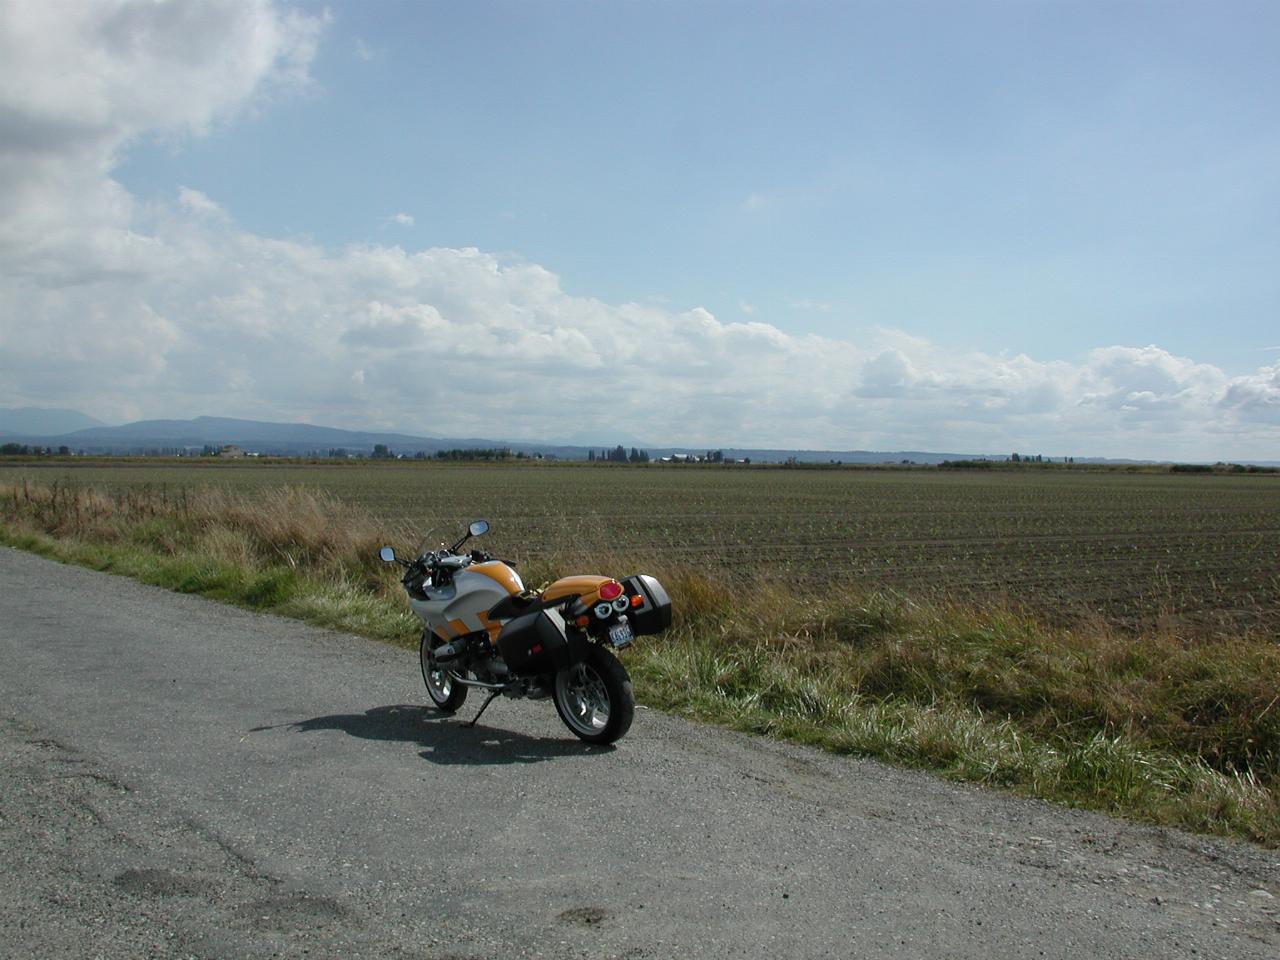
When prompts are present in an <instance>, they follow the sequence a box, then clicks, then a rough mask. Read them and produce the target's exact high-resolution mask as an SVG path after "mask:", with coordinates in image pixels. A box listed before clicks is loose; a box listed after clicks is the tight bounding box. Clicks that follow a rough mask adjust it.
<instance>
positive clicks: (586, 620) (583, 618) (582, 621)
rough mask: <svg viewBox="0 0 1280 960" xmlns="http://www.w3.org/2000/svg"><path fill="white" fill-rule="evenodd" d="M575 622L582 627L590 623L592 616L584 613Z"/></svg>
mask: <svg viewBox="0 0 1280 960" xmlns="http://www.w3.org/2000/svg"><path fill="white" fill-rule="evenodd" d="M573 622H574V623H576V624H577V625H578V626H580V627H585V626H586V625H587V624H588V623H590V622H591V618H590V617H588V616H587V615H586V614H585V613H584V614H583V615H582V616H580V617H579V618H578V619H577V620H575V621H573Z"/></svg>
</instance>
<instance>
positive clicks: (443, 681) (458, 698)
mask: <svg viewBox="0 0 1280 960" xmlns="http://www.w3.org/2000/svg"><path fill="white" fill-rule="evenodd" d="M438 642H439V641H437V640H436V638H435V637H434V636H432V634H431V631H429V630H428V631H424V632H423V634H422V643H421V645H420V646H419V647H418V660H419V661H420V662H421V664H422V682H423V683H425V684H426V685H427V696H429V697H430V698H431V702H432V703H434V704H435V705H436V707H438V708H439V709H440V710H441V711H442V712H444V713H456V712H457V710H458V708H459V707H461V706H462V704H463V703H465V702H466V699H467V688H466V687H465V686H464V685H463V684H461V683H458V682H457V681H456V680H454V679H453V678H452V677H450V676H449V672H448V671H447V670H443V669H441V667H440V665H439V664H438V663H436V658H435V657H433V656H432V655H431V651H432V650H433V649H434V646H433V645H434V644H435V643H438Z"/></svg>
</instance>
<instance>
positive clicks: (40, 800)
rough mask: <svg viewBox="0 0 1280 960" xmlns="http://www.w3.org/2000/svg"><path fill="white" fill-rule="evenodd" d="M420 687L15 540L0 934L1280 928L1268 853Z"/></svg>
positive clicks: (1031, 950)
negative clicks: (586, 725) (586, 732)
mask: <svg viewBox="0 0 1280 960" xmlns="http://www.w3.org/2000/svg"><path fill="white" fill-rule="evenodd" d="M420 683H421V680H420V679H419V677H418V675H417V664H416V658H415V657H414V656H413V655H412V654H407V653H405V652H404V651H400V650H395V649H392V648H389V647H386V646H383V645H380V644H376V643H370V642H367V641H363V640H359V639H355V638H351V637H348V636H344V635H342V634H337V633H333V632H328V631H322V630H317V629H313V628H310V627H307V626H303V625H301V624H298V623H294V622H292V621H287V620H282V619H277V618H271V617H261V616H255V615H252V614H249V613H246V612H243V611H240V610H236V609H232V608H229V607H224V606H220V605H217V604H214V603H209V602H207V601H203V600H200V599H197V598H193V597H183V596H177V595H173V594H169V593H166V592H163V591H160V590H156V589H152V588H149V587H145V586H141V585H139V584H136V583H133V582H131V581H127V580H122V579H119V578H116V577H111V576H107V575H103V574H98V573H93V572H91V571H86V570H81V569H77V568H72V567H65V566H60V565H57V564H53V563H49V562H47V561H44V560H41V559H38V558H35V557H32V556H28V555H25V554H20V553H15V552H13V551H7V550H0V862H2V863H3V870H0V956H3V957H39V958H42V960H43V958H57V957H77V958H79V957H95V956H102V957H126V956H128V957H133V956H155V957H201V958H204V957H209V958H213V957H226V958H232V957H235V958H239V957H269V956H288V957H302V956H307V957H380V958H400V957H405V958H409V957H412V958H436V960H445V958H449V960H464V958H489V957H494V958H497V957H501V958H508V957H573V958H579V957H580V958H631V960H640V958H664V957H682V958H683V957H788V958H790V957H859V958H874V957H948V958H953V957H954V958H963V957H975V958H976V957H982V958H988V957H1041V956H1043V957H1089V958H1095V957H1097V958H1102V957H1160V958H1164V957H1233V958H1234V957H1239V958H1244V957H1259V958H1264V957H1265V958H1267V960H1274V958H1275V957H1276V956H1277V955H1280V855H1278V854H1276V853H1275V852H1269V851H1262V850H1258V849H1256V848H1253V847H1250V846H1247V845H1243V844H1229V843H1223V842H1219V841H1213V840H1204V839H1199V838H1194V837H1189V836H1186V835H1183V834H1179V833H1173V832H1167V831H1161V830H1154V829H1148V828H1140V827H1133V826H1127V825H1124V824H1121V823H1118V822H1115V821H1112V820H1109V819H1106V818H1103V817H1098V816H1094V815H1090V814H1083V813H1078V812H1073V811H1067V810H1061V809H1057V808H1054V807H1052V806H1049V805H1046V804H1040V803H1034V802H1027V801H1022V800H1018V799H1014V798H1010V797H1005V796H1002V795H999V794H995V793H991V792H987V791H983V790H979V789H976V788H970V787H965V786H957V785H954V784H948V783H943V782H940V781H937V780H934V779H932V778H930V777H927V776H924V775H921V774H916V773H912V772H907V771H901V770H895V769H892V768H888V767H885V766H881V765H879V764H876V763H872V762H864V761H857V760H848V759H842V758H836V757H828V756H824V755H822V754H819V753H816V752H813V751H810V750H807V749H804V748H800V747H793V746H788V745H780V744H775V743H770V742H766V741H761V740H757V739H753V738H748V737H743V736H739V735H736V734H732V733H725V732H721V731H718V730H714V729H709V728H706V727H701V726H697V725H694V724H690V723H685V722H683V721H681V720H677V719H673V718H671V717H667V716H664V715H662V714H659V713H656V712H654V711H649V710H640V711H639V712H638V714H637V717H636V722H635V726H634V727H633V728H632V731H631V733H630V734H629V735H628V737H627V738H626V739H625V740H623V741H622V743H621V744H620V745H619V746H618V747H617V748H616V749H602V748H590V747H585V746H582V745H580V744H579V743H578V742H577V741H576V740H574V739H572V738H571V737H569V735H568V732H567V731H565V730H564V729H563V728H562V727H561V726H560V723H559V721H558V720H557V719H556V717H555V712H554V710H553V709H552V707H551V705H550V704H549V703H546V702H543V703H519V702H512V701H505V700H504V701H499V702H498V703H495V704H494V705H493V706H492V707H491V708H490V710H489V712H488V713H487V714H486V715H485V717H484V720H483V721H482V723H481V724H480V726H479V727H477V728H476V729H474V730H469V729H465V728H463V727H461V725H460V721H458V720H454V719H446V718H442V717H440V716H439V715H437V714H435V713H433V712H432V711H429V710H426V709H424V708H423V707H422V706H421V704H422V702H423V700H424V696H423V692H422V691H421V689H420ZM471 709H473V708H472V706H471V705H470V704H469V705H468V708H467V709H466V710H465V711H464V716H469V715H470V711H471Z"/></svg>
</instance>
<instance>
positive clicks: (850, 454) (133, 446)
mask: <svg viewBox="0 0 1280 960" xmlns="http://www.w3.org/2000/svg"><path fill="white" fill-rule="evenodd" d="M0 443H22V444H27V445H29V446H30V445H39V446H45V447H55V448H56V447H61V446H66V447H69V448H70V449H71V450H73V451H75V452H77V453H78V452H81V451H83V452H84V453H93V454H143V453H158V452H162V451H163V452H177V451H190V452H199V451H201V450H203V449H204V448H205V447H208V446H213V447H222V446H227V445H232V444H234V445H235V446H238V447H240V448H241V449H242V450H244V451H245V452H246V453H259V454H264V455H269V456H306V455H309V454H316V453H319V454H321V455H326V454H328V452H329V451H330V450H345V451H346V452H348V453H350V454H369V453H372V452H373V449H374V447H375V446H377V445H379V444H381V445H383V446H385V447H387V448H388V449H389V450H391V451H392V452H394V453H397V454H405V455H409V456H412V455H413V454H415V453H419V452H421V453H425V454H428V455H432V454H435V453H436V452H437V451H439V450H454V449H494V448H505V449H510V450H513V451H516V452H519V453H525V454H529V455H532V454H539V453H540V454H542V455H543V456H547V457H557V458H559V459H562V460H586V459H587V458H588V456H589V454H590V452H591V451H592V450H594V451H596V452H597V453H599V452H600V450H601V449H602V448H601V447H591V446H584V445H581V444H565V443H554V442H547V443H535V442H529V441H519V440H494V439H489V438H480V437H420V436H414V435H411V434H404V433H380V432H374V431H368V430H342V429H339V428H337V427H324V426H315V425H312V424H309V423H272V422H268V421H261V420H237V419H232V418H229V417H196V418H195V419H193V420H139V421H136V422H134V423H126V424H122V425H120V426H107V425H105V424H103V423H102V422H101V421H98V420H95V419H94V418H93V417H89V416H87V415H85V414H83V413H79V412H77V411H74V410H38V409H36V408H32V407H23V408H18V409H0ZM612 446H613V445H609V447H612ZM627 446H628V449H629V448H630V446H631V445H630V444H628V445H627ZM646 449H647V452H648V453H649V454H650V456H652V457H662V456H670V455H671V454H675V453H692V454H699V455H701V454H703V453H705V452H706V450H705V448H693V447H652V446H650V447H647V448H646ZM722 452H723V453H724V456H725V457H726V458H728V459H743V458H750V459H751V460H753V461H757V462H760V461H784V460H787V459H789V458H791V457H794V458H795V459H796V460H798V461H801V462H808V463H825V462H827V461H830V460H840V461H842V462H844V463H885V462H899V461H902V460H911V461H913V462H915V463H941V462H942V461H943V460H961V459H969V458H973V457H977V456H981V455H980V454H963V453H934V452H928V451H921V450H898V451H891V452H887V451H886V452H882V451H872V450H775V449H764V448H727V447H726V448H723V451H722Z"/></svg>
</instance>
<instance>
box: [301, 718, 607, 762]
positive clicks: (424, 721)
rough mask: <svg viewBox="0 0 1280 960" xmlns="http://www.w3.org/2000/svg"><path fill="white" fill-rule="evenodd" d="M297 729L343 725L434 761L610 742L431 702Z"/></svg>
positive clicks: (540, 755)
mask: <svg viewBox="0 0 1280 960" xmlns="http://www.w3.org/2000/svg"><path fill="white" fill-rule="evenodd" d="M290 727H292V728H293V729H295V730H297V731H298V732H299V733H312V732H314V731H317V730H341V731H342V732H343V733H345V734H348V735H349V736H353V737H359V738H360V739H361V740H383V741H389V742H396V741H398V742H402V743H414V744H417V745H418V746H419V747H422V748H423V749H422V751H421V752H420V753H419V754H418V756H420V757H422V758H423V759H424V760H430V761H431V762H432V763H439V764H446V765H454V764H457V765H463V766H483V765H488V764H506V763H541V762H542V761H544V760H555V759H558V758H560V757H584V756H590V755H591V754H598V753H607V752H611V751H612V750H613V749H614V748H613V746H612V745H610V746H598V745H593V744H589V743H583V742H582V741H580V740H578V739H577V738H570V739H563V740H561V739H552V738H549V737H530V736H528V735H526V734H523V733H516V732H514V731H510V730H495V729H494V728H492V727H485V726H475V727H471V726H467V723H466V721H465V720H462V719H459V718H458V717H456V716H451V715H449V714H446V713H441V712H440V711H438V710H436V709H434V708H432V707H423V706H416V705H409V704H396V705H391V706H385V707H373V708H371V709H369V710H366V711H365V712H364V713H337V714H331V715H330V716H327V717H313V718H312V719H310V720H299V721H297V722H296V723H292V724H290Z"/></svg>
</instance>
